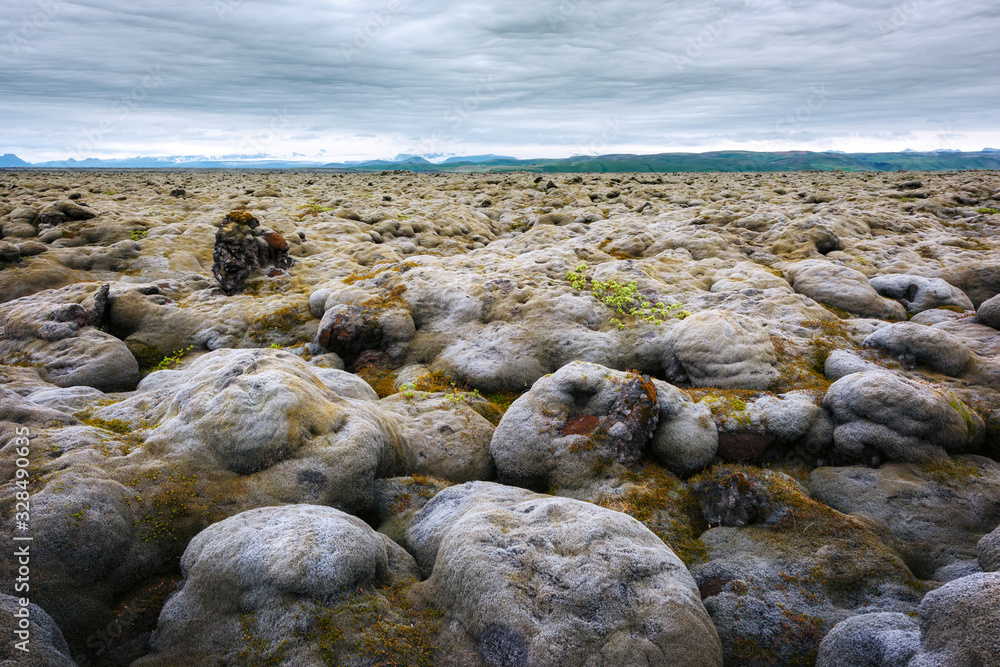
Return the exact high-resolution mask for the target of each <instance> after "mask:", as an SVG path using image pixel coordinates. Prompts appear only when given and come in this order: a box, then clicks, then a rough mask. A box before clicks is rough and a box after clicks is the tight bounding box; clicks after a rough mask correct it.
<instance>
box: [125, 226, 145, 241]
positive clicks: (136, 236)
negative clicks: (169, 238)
mask: <svg viewBox="0 0 1000 667" xmlns="http://www.w3.org/2000/svg"><path fill="white" fill-rule="evenodd" d="M148 233H149V232H148V231H146V230H145V229H133V230H132V231H130V232H129V233H128V237H129V238H130V239H132V240H133V241H139V240H141V239H144V238H146V234H148Z"/></svg>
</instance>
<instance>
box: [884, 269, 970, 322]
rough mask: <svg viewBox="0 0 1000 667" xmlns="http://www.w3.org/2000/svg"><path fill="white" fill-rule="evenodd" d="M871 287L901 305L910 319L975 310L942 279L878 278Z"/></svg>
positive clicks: (911, 277)
mask: <svg viewBox="0 0 1000 667" xmlns="http://www.w3.org/2000/svg"><path fill="white" fill-rule="evenodd" d="M869 283H871V286H872V287H873V288H874V289H875V291H876V292H878V293H879V295H881V296H884V297H886V298H889V299H896V300H897V301H899V302H900V303H902V304H903V306H904V307H905V308H906V312H908V313H910V314H911V315H916V314H917V313H921V312H923V311H925V310H931V309H933V308H943V307H948V306H950V307H953V308H961V309H962V310H973V309H974V306H973V305H972V301H970V300H969V297H967V296H966V295H965V292H963V291H962V290H960V289H958V288H957V287H954V286H952V285H949V284H948V283H946V282H945V281H943V280H941V279H940V278H924V277H923V276H911V275H906V274H893V275H888V276H876V277H874V278H872V279H871V280H869Z"/></svg>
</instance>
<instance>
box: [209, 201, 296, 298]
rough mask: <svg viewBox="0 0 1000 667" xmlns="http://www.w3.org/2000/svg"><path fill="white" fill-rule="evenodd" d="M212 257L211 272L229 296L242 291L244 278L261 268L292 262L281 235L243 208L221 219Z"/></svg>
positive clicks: (285, 242) (287, 266)
mask: <svg viewBox="0 0 1000 667" xmlns="http://www.w3.org/2000/svg"><path fill="white" fill-rule="evenodd" d="M212 258H213V259H214V261H215V263H214V264H213V265H212V274H213V275H214V276H215V279H216V280H218V281H219V285H220V286H221V287H222V291H223V292H225V293H226V294H228V295H229V296H232V295H234V294H239V293H240V292H242V291H243V290H244V288H246V284H247V281H248V280H250V279H251V278H253V277H254V276H256V275H257V274H258V273H260V272H261V270H262V269H265V268H267V267H269V266H273V267H276V268H278V269H287V268H289V267H291V266H292V265H293V264H294V260H293V259H292V258H291V257H290V256H289V255H288V242H287V241H285V239H284V237H282V236H281V235H280V234H278V233H277V232H275V231H273V230H271V229H267V228H266V227H261V226H260V222H259V221H258V220H257V218H255V217H253V216H252V215H250V214H249V213H247V212H246V211H234V212H233V213H230V214H229V215H227V216H226V217H225V219H224V220H223V221H222V226H221V227H220V228H219V231H218V232H216V234H215V251H214V252H213V253H212Z"/></svg>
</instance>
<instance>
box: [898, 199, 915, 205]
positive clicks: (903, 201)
mask: <svg viewBox="0 0 1000 667" xmlns="http://www.w3.org/2000/svg"><path fill="white" fill-rule="evenodd" d="M913 201H917V199H916V197H900V198H899V202H900V203H901V204H908V203H910V202H913Z"/></svg>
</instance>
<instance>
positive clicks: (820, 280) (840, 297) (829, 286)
mask: <svg viewBox="0 0 1000 667" xmlns="http://www.w3.org/2000/svg"><path fill="white" fill-rule="evenodd" d="M786 273H787V275H788V277H789V278H790V279H791V283H792V287H793V288H795V291H796V292H799V293H801V294H805V295H806V296H808V297H809V298H811V299H814V300H815V301H818V302H819V303H825V304H827V305H830V306H834V307H836V308H840V309H841V310H846V311H847V312H849V313H852V314H854V315H860V316H862V317H877V318H881V319H886V320H905V319H906V310H905V309H904V308H903V306H902V305H900V304H899V303H896V302H895V301H891V300H889V299H886V298H884V297H882V296H880V295H879V293H878V292H876V291H875V289H874V288H873V287H872V285H871V284H870V283H869V281H868V278H866V277H865V274H863V273H861V272H860V271H855V270H854V269H851V268H849V267H846V266H843V265H841V264H835V263H833V262H828V261H823V260H806V261H803V262H799V263H797V264H794V265H792V266H791V267H790V268H788V269H786Z"/></svg>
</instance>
